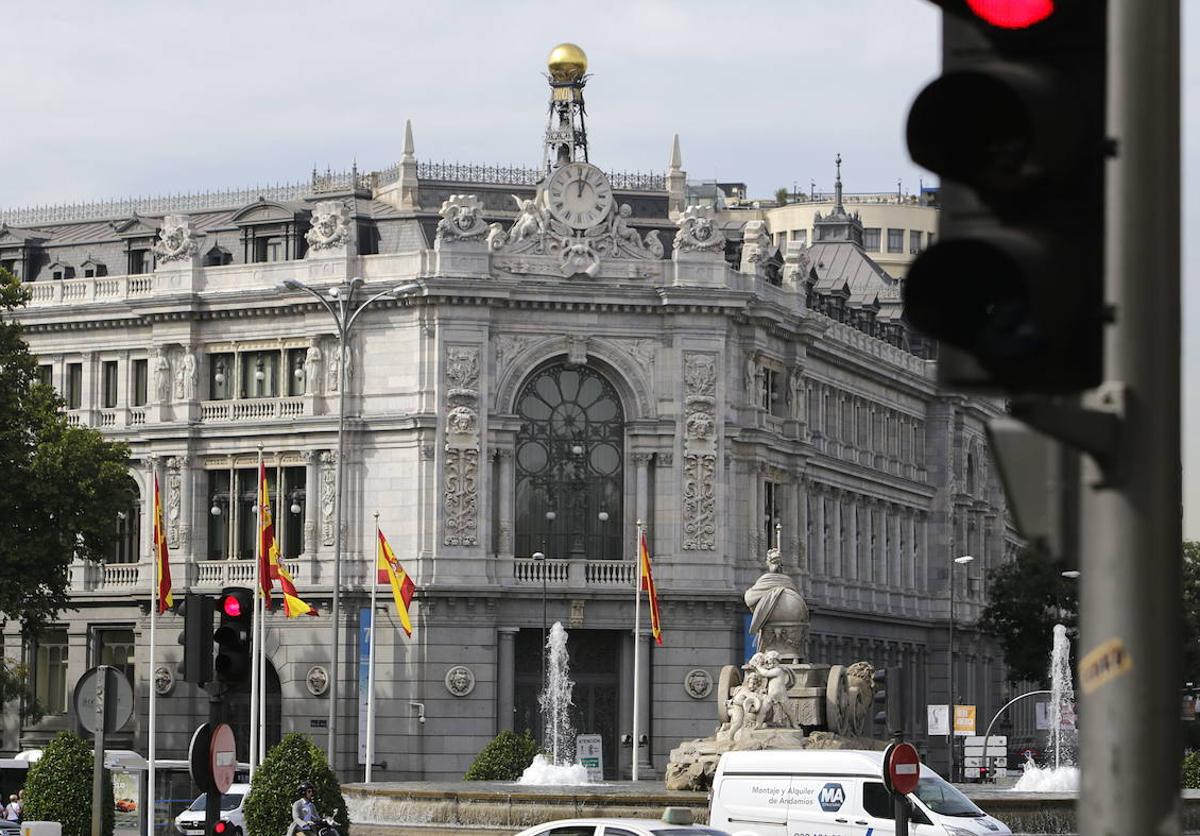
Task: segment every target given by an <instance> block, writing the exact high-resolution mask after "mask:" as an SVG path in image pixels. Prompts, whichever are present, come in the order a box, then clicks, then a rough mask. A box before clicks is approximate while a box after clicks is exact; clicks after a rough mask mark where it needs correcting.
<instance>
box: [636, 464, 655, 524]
mask: <svg viewBox="0 0 1200 836" xmlns="http://www.w3.org/2000/svg"><path fill="white" fill-rule="evenodd" d="M652 455H653V454H652V453H634V454H633V465H634V468H635V470H636V472H637V503H636V507H637V519H638V520H641V521H642V522H644V523H646V524H649V523H650V458H651V456H652Z"/></svg>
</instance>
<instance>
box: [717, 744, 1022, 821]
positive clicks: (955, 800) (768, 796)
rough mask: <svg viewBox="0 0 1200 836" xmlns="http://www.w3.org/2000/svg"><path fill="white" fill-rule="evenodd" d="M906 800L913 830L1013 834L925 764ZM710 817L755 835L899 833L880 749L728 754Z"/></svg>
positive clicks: (719, 771) (721, 765)
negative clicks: (886, 786)
mask: <svg viewBox="0 0 1200 836" xmlns="http://www.w3.org/2000/svg"><path fill="white" fill-rule="evenodd" d="M908 799H909V803H910V807H911V810H912V812H911V813H910V816H909V833H910V834H911V836H1012V831H1011V830H1009V829H1008V827H1006V826H1005V825H1004V824H1001V823H1000V822H999V821H997V820H996V819H994V818H992V817H991V816H989V815H988V814H987V813H985V812H983V811H982V810H980V809H979V808H978V807H976V806H975V805H974V804H973V803H972V802H971V800H970V799H969V798H967V797H966V796H965V795H963V794H962V793H961V792H959V791H958V790H957V789H955V788H954V787H953V786H951V785H950V784H948V783H946V782H945V781H943V780H942V779H941V777H939V776H938V774H937V773H935V772H934V771H933V770H931V769H929V768H928V767H926V766H922V767H921V779H920V784H919V785H918V787H917V790H916V792H913V793H910V794H909V796H908ZM708 822H709V824H710V825H712V826H713V827H719V828H721V829H722V830H728V831H729V832H731V833H734V834H739V833H755V834H757V836H795V834H815V833H819V834H821V836H852V834H853V836H862V834H864V833H871V834H872V836H882V834H887V833H893V834H894V833H895V832H896V827H895V824H894V822H893V820H892V797H891V794H890V793H888V791H887V789H886V788H885V787H884V785H883V752H863V751H854V750H837V749H801V750H790V751H788V750H775V751H757V752H726V753H725V754H724V755H722V756H721V761H720V763H718V764H717V772H716V775H715V776H714V778H713V788H712V807H711V809H710V810H709V816H708Z"/></svg>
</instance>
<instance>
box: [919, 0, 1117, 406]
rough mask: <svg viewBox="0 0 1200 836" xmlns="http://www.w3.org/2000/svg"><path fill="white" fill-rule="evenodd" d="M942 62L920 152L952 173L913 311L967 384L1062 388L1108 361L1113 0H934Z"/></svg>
mask: <svg viewBox="0 0 1200 836" xmlns="http://www.w3.org/2000/svg"><path fill="white" fill-rule="evenodd" d="M934 2H936V3H937V4H938V5H939V6H941V8H942V10H943V15H942V22H943V32H942V34H943V44H942V63H943V72H942V75H941V76H940V77H939V78H937V79H935V80H934V81H933V82H931V83H930V84H929V86H927V87H926V88H925V89H924V90H923V91H921V93H920V94H919V95H918V96H917V98H916V100H915V101H914V102H913V105H912V109H911V110H910V111H909V116H908V128H907V134H908V148H909V153H910V154H911V155H912V158H913V160H914V161H915V162H917V163H918V164H919V165H922V166H924V167H926V168H928V169H930V170H931V171H933V172H935V173H936V174H938V175H939V176H940V177H941V189H940V194H939V200H940V203H941V206H942V217H941V228H940V231H939V236H938V239H937V241H936V243H934V244H932V245H931V246H930V247H928V248H927V249H926V250H925V251H924V252H923V253H922V254H921V255H920V256H919V257H918V258H917V259H916V261H915V262H914V263H913V264H912V266H911V267H910V268H909V271H908V275H907V277H906V278H905V281H904V285H903V292H904V307H905V313H906V315H907V317H908V320H909V322H910V323H911V324H912V325H913V326H914V327H915V328H916V329H917V330H919V331H922V332H924V333H925V334H927V335H928V336H931V337H934V338H936V339H937V340H939V341H940V343H941V349H940V354H939V364H938V365H939V378H940V379H941V381H942V382H943V383H947V384H950V385H953V386H957V387H960V388H974V389H982V390H988V391H1008V392H1013V393H1043V394H1062V393H1070V392H1078V391H1082V390H1084V389H1089V388H1093V387H1095V386H1097V385H1099V383H1100V382H1101V378H1102V373H1103V347H1102V337H1103V327H1104V323H1105V321H1106V316H1107V313H1106V307H1105V304H1104V295H1103V293H1104V287H1103V268H1104V260H1103V246H1104V164H1105V159H1106V156H1107V155H1108V154H1109V143H1108V141H1107V139H1106V134H1105V95H1106V83H1105V72H1106V65H1107V61H1106V58H1105V50H1106V46H1107V44H1106V32H1105V27H1106V19H1107V5H1108V4H1107V0H934Z"/></svg>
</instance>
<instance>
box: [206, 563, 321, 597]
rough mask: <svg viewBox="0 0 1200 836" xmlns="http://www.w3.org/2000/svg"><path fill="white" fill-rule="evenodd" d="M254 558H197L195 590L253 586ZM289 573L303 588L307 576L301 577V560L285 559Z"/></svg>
mask: <svg viewBox="0 0 1200 836" xmlns="http://www.w3.org/2000/svg"><path fill="white" fill-rule="evenodd" d="M255 563H256V561H253V560H197V561H196V564H195V565H196V576H195V577H196V580H195V582H194V583H193V584H192V589H194V590H207V589H221V588H223V587H226V586H247V587H253V586H254V581H255ZM283 565H284V566H286V567H287V570H288V573H289V574H290V575H291V576H292V578H293V579H294V580H295V581H296V583H297V584H299V585H301V587H302V588H303V584H304V581H306V580H307V578H306V577H304V578H302V577H301V572H300V561H299V560H285V561H283Z"/></svg>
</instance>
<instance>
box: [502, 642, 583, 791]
mask: <svg viewBox="0 0 1200 836" xmlns="http://www.w3.org/2000/svg"><path fill="white" fill-rule="evenodd" d="M543 652H544V653H545V654H546V682H545V687H544V688H543V689H542V693H541V694H539V695H538V705H539V706H541V710H542V748H543V749H544V750H545V751H544V752H543V753H542V754H539V755H537V756H536V757H534V759H533V763H532V764H530V765H529V766H528V767H526V769H525V772H524V773H522V775H521V777H520V779H519V780H518V781H517V783H518V784H537V785H546V784H549V785H566V784H571V785H575V784H586V783H588V777H587V768H586V767H584V766H582V765H580V764H577V763H575V762H574V761H575V729H574V728H573V727H572V725H571V708H572V707H573V706H574V704H575V703H574V702H573V701H572V699H571V692H572V691H573V690H574V689H575V683H574V682H572V681H571V665H570V659H569V658H568V656H567V631H566V630H564V629H563V626H562V622H561V621H556V622H554V626H553V627H551V628H550V637H549V638H548V639H547V640H546V646H545V647H544V648H543Z"/></svg>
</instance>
